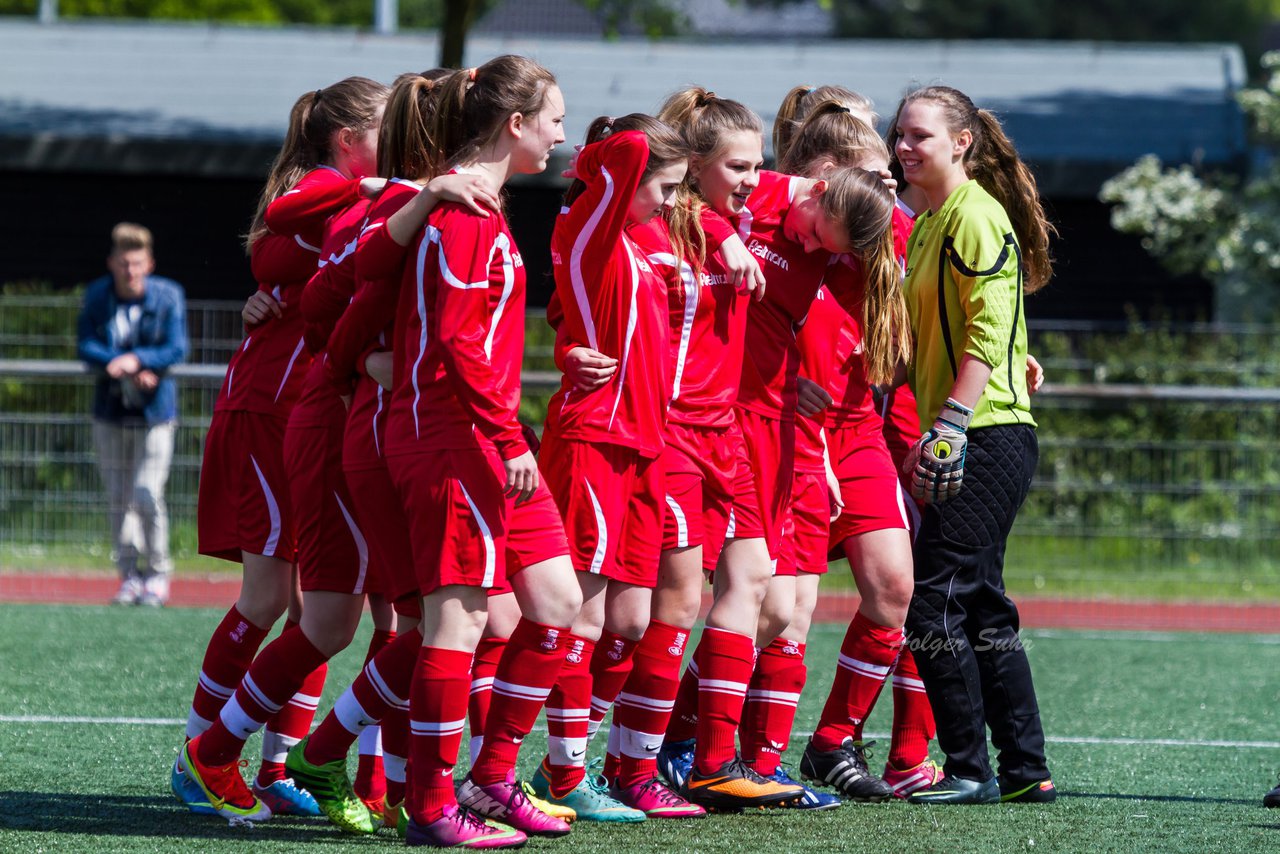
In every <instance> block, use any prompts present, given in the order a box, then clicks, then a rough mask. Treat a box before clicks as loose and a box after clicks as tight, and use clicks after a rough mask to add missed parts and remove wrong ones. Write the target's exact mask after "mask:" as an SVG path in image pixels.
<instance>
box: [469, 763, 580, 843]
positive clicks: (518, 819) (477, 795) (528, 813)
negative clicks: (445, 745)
mask: <svg viewBox="0 0 1280 854" xmlns="http://www.w3.org/2000/svg"><path fill="white" fill-rule="evenodd" d="M458 803H459V804H460V805H462V806H464V807H466V808H467V809H469V810H471V811H473V812H475V813H478V814H479V815H482V816H484V817H485V818H491V819H493V820H495V821H500V822H502V823H503V824H509V825H511V826H512V827H514V828H515V829H516V830H520V831H523V832H524V833H526V834H528V835H529V836H564V835H565V834H566V833H568V832H569V823H568V822H567V821H564V820H563V819H559V818H552V817H551V816H549V815H547V814H546V813H544V812H543V811H542V810H540V809H538V808H537V807H535V806H534V805H533V802H532V801H530V800H529V798H528V796H527V795H525V793H524V788H523V787H522V786H521V785H520V783H519V782H518V781H517V780H516V772H515V771H514V770H511V771H508V772H507V778H506V779H505V780H503V781H502V782H500V783H488V784H484V785H481V784H480V783H477V782H476V781H475V780H473V779H471V775H470V774H468V775H467V776H466V779H464V780H463V781H462V785H461V786H459V787H458Z"/></svg>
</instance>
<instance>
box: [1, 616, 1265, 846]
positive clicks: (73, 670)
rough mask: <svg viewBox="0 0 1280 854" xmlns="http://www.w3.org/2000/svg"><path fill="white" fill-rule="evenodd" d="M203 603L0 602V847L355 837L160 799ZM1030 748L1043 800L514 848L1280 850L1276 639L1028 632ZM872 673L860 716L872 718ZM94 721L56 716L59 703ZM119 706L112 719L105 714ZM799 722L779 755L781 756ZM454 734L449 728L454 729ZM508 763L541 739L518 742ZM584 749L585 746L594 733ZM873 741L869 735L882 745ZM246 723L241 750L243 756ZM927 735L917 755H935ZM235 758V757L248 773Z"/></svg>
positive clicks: (354, 658)
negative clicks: (1037, 744)
mask: <svg viewBox="0 0 1280 854" xmlns="http://www.w3.org/2000/svg"><path fill="white" fill-rule="evenodd" d="M220 616H221V615H220V613H218V612H215V611H210V610H184V609H169V610H161V611H151V610H142V609H118V608H117V609H112V608H106V607H74V606H43V605H40V606H37V605H3V606H0V851H3V852H10V851H13V852H19V851H21V852H26V851H84V852H97V851H103V852H143V851H165V852H168V851H186V852H228V854H231V852H234V854H246V852H267V851H290V850H292V851H297V850H301V848H300V847H299V844H300V843H309V844H311V845H313V846H319V847H318V848H317V849H316V850H320V851H326V852H329V851H332V852H340V851H356V850H360V851H374V850H382V849H386V848H387V847H388V846H395V845H396V842H395V840H394V838H393V837H392V836H391V835H389V834H382V835H379V836H377V837H375V838H362V839H353V838H351V837H346V836H342V835H340V834H339V833H338V832H336V831H335V830H333V829H331V828H330V827H329V825H327V824H326V823H325V822H324V821H322V820H302V819H273V820H272V821H270V822H268V823H266V824H265V825H262V826H259V827H256V828H252V829H243V828H233V827H229V826H228V825H227V824H226V823H225V822H223V821H222V820H220V819H215V818H200V817H195V816H190V815H188V814H187V813H186V812H185V811H184V810H182V809H181V808H179V807H178V805H177V804H176V803H174V801H173V800H172V799H171V798H170V796H169V792H168V770H169V765H170V763H171V762H172V760H173V757H174V754H175V751H176V749H177V747H178V744H179V743H180V741H181V738H182V725H181V724H180V723H179V721H180V720H181V719H183V718H185V714H186V709H187V705H188V703H189V701H190V697H191V690H192V686H193V684H194V679H195V675H196V672H197V669H198V667H199V662H200V657H201V654H202V652H203V648H204V644H205V642H206V640H207V638H208V633H209V632H210V631H211V630H212V629H213V627H214V626H215V625H216V623H217V621H218V619H219V617H220ZM368 630H369V626H368V623H367V621H366V623H365V624H364V625H363V626H362V630H361V633H360V634H359V636H358V637H357V639H356V641H355V643H354V644H353V645H352V647H351V648H350V649H349V650H348V651H347V652H346V653H344V654H343V655H342V656H339V657H338V658H337V659H335V660H334V662H333V663H332V665H331V669H330V674H331V677H330V684H329V686H328V688H327V689H326V692H325V698H324V700H323V701H322V703H321V710H322V712H323V711H326V710H327V709H328V707H329V706H330V704H331V703H332V701H333V699H334V697H335V695H336V693H337V691H338V690H339V689H341V688H342V687H344V686H345V684H346V682H347V681H348V680H349V679H350V678H351V677H352V676H353V675H354V674H355V672H356V670H357V668H358V667H359V665H360V663H361V661H362V658H363V652H364V644H365V643H366V642H367V638H368ZM842 634H843V627H842V626H834V625H820V626H817V627H815V629H814V631H813V634H812V636H811V641H810V645H809V654H808V662H809V668H810V680H809V685H808V688H807V689H806V692H805V695H804V700H803V701H802V703H801V707H800V711H799V715H798V718H797V721H796V731H797V733H804V732H807V731H808V730H810V729H811V728H812V727H813V725H814V723H815V721H816V718H817V714H818V711H819V709H820V706H821V703H822V699H823V698H824V697H825V694H826V690H827V687H828V686H829V685H830V681H831V674H832V669H833V667H834V660H835V657H836V655H837V652H838V649H839V644H840V638H841V636H842ZM1026 640H1027V642H1028V646H1029V655H1030V657H1031V661H1032V665H1033V668H1034V670H1035V676H1036V680H1037V686H1038V689H1039V696H1040V703H1041V708H1042V710H1043V716H1044V722H1045V728H1046V730H1047V732H1048V734H1049V745H1048V752H1049V760H1050V764H1051V767H1052V769H1053V772H1054V777H1055V780H1056V782H1057V785H1058V789H1059V792H1060V794H1061V797H1060V798H1059V800H1058V802H1057V803H1056V804H1054V805H1051V806H1032V805H1020V806H988V807H967V808H954V807H953V808H940V807H932V808H921V807H913V806H908V805H906V804H901V803H890V804H880V805H865V806H853V805H845V806H844V807H842V808H841V809H839V810H836V811H834V812H832V813H822V814H816V815H814V814H803V813H797V812H783V811H771V812H761V813H756V814H749V815H742V816H713V817H711V818H709V819H706V820H704V821H698V822H662V821H650V822H647V823H645V824H643V825H640V826H627V827H608V826H599V825H596V826H593V825H590V824H580V825H577V826H575V829H574V831H573V833H572V834H571V836H570V837H569V838H568V839H565V840H556V841H546V840H535V841H533V842H531V843H530V845H529V850H545V851H551V850H560V851H571V850H572V851H584V852H596V851H609V852H610V854H624V853H625V852H633V851H634V852H639V851H662V852H681V851H751V852H784V851H786V852H789V851H815V852H829V851H841V852H843V851H849V852H858V851H868V852H896V851H902V852H921V854H923V852H940V854H952V852H964V851H974V852H1006V851H1035V852H1047V851H1082V852H1090V854H1101V852H1112V851H1114V852H1146V851H1186V852H1203V851H1239V852H1255V851H1257V852H1260V851H1268V850H1277V849H1280V811H1275V810H1265V809H1263V808H1262V807H1261V805H1260V802H1261V796H1262V794H1263V793H1264V792H1265V791H1266V790H1267V789H1269V788H1271V787H1272V786H1273V785H1275V782H1276V778H1275V773H1276V771H1277V769H1278V768H1280V730H1278V728H1277V722H1278V721H1277V718H1278V715H1280V711H1278V707H1280V704H1278V703H1277V699H1278V692H1280V678H1277V677H1276V675H1275V674H1277V673H1280V666H1278V665H1280V636H1272V635H1267V636H1257V635H1252V636H1251V635H1192V634H1140V633H1119V632H1117V633H1099V632H1070V631H1035V632H1028V633H1027V634H1026ZM890 705H891V704H890V702H889V694H888V692H887V691H886V692H885V694H884V695H883V697H882V700H881V703H880V708H878V709H877V710H876V712H875V714H874V715H873V717H872V719H871V720H870V722H869V724H868V730H869V731H870V732H872V733H884V732H886V731H887V730H888V728H889V717H888V716H889V710H890ZM77 717H79V718H113V719H118V720H117V721H116V722H76V721H74V720H72V718H77ZM125 718H131V719H136V720H134V721H133V722H124V721H123V719H125ZM803 743H804V738H803V737H802V736H800V735H797V737H796V738H795V739H794V740H793V745H792V748H791V750H790V751H789V752H788V754H787V756H786V759H787V761H789V762H792V763H795V762H796V761H798V758H799V750H800V748H802V747H803ZM464 744H465V741H464ZM526 745H527V749H526V750H525V752H524V754H523V755H522V766H521V771H522V773H525V774H527V773H529V772H530V771H531V770H532V766H533V763H535V762H536V761H537V759H538V758H539V757H540V755H541V750H542V749H543V748H544V746H545V738H544V736H543V734H542V732H541V727H539V731H537V732H535V733H534V734H533V735H531V736H530V737H529V739H528V740H527V741H526ZM596 747H597V751H598V749H599V743H598V744H597V745H596ZM886 748H887V744H886V739H885V738H884V737H883V736H881V738H880V743H879V744H878V745H876V747H874V748H872V749H873V751H874V752H875V754H876V759H875V760H873V764H875V765H876V766H878V763H879V762H882V761H883V757H884V751H885V749H886ZM256 750H257V745H256V740H255V742H251V743H250V745H249V748H248V750H247V751H246V756H247V757H251V758H254V759H256ZM936 755H937V754H936V752H935V756H936ZM246 770H248V771H251V770H252V767H251V768H250V769H246Z"/></svg>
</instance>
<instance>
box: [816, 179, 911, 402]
mask: <svg viewBox="0 0 1280 854" xmlns="http://www.w3.org/2000/svg"><path fill="white" fill-rule="evenodd" d="M826 181H827V189H826V191H825V192H824V193H823V194H822V195H821V196H820V197H819V203H820V205H821V207H822V211H823V213H824V214H825V215H826V216H827V217H828V218H829V219H831V220H832V221H833V222H836V223H839V224H840V225H841V226H842V227H843V229H844V231H845V233H846V234H847V235H848V237H849V244H850V246H851V247H852V254H853V255H854V257H855V258H857V260H858V262H859V263H860V264H861V267H862V273H863V278H864V282H865V285H864V290H863V298H862V336H863V364H864V365H865V369H866V374H867V381H868V382H870V383H873V384H882V383H887V382H889V381H890V380H891V379H892V378H893V375H894V372H895V370H896V369H897V366H898V364H899V363H900V362H905V361H908V360H909V359H910V357H911V338H910V333H909V330H910V328H911V322H910V318H909V317H908V315H907V304H906V301H905V299H904V298H903V295H902V269H901V268H900V267H899V266H898V260H897V257H896V255H895V253H894V248H893V228H892V223H893V193H891V192H890V191H889V188H888V187H886V186H885V185H884V182H883V181H881V180H880V178H879V177H878V176H877V175H874V174H872V173H870V172H867V171H865V170H863V169H858V168H841V169H837V170H836V171H834V172H833V173H832V174H831V176H830V177H829V178H827V179H826Z"/></svg>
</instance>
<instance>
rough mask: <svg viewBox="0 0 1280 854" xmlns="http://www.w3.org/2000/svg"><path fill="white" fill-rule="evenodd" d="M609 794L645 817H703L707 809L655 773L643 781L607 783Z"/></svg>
mask: <svg viewBox="0 0 1280 854" xmlns="http://www.w3.org/2000/svg"><path fill="white" fill-rule="evenodd" d="M609 795H610V797H612V798H613V799H614V800H616V801H617V802H618V803H620V804H624V805H626V806H629V807H631V808H632V809H637V810H640V812H642V813H644V814H645V817H646V818H704V817H705V816H706V814H707V811H706V810H705V809H703V808H702V807H700V806H698V805H697V804H691V803H689V802H688V801H687V800H685V799H684V798H683V797H681V796H680V794H679V793H678V792H676V790H675V789H673V788H671V787H670V786H669V785H667V783H666V781H665V780H663V779H662V778H661V777H659V776H657V775H656V774H655V775H654V776H652V777H650V778H649V779H648V780H645V781H644V782H643V783H636V784H635V785H633V786H625V787H624V786H619V785H618V781H617V780H615V781H613V782H612V783H610V784H609Z"/></svg>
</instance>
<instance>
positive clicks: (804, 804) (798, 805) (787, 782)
mask: <svg viewBox="0 0 1280 854" xmlns="http://www.w3.org/2000/svg"><path fill="white" fill-rule="evenodd" d="M765 779H766V780H772V781H773V782H775V783H780V784H782V785H783V786H799V787H800V788H801V790H803V791H804V794H803V795H801V796H800V797H799V798H797V799H796V800H794V801H787V802H786V803H784V804H783V806H784V807H789V808H790V809H794V810H814V811H820V810H833V809H836V808H837V807H839V806H840V798H838V797H837V796H835V795H831V794H828V793H826V792H819V791H815V790H814V789H811V788H809V787H808V786H806V785H805V784H804V783H798V782H796V781H795V780H793V779H791V775H790V774H788V773H787V771H786V769H785V768H783V767H782V766H781V765H779V766H778V767H777V768H776V769H775V770H774V772H773V773H772V774H770V775H769V776H768V777H765Z"/></svg>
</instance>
